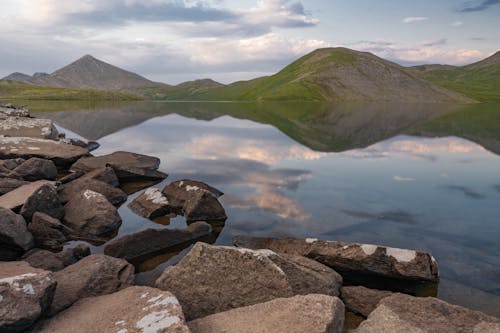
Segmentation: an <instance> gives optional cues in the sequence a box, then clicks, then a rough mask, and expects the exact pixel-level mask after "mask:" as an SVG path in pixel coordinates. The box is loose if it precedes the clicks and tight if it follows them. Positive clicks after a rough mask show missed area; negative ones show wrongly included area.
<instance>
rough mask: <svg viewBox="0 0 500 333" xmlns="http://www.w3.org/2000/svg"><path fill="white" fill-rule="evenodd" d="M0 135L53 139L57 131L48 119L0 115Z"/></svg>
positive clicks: (56, 136) (55, 137)
mask: <svg viewBox="0 0 500 333" xmlns="http://www.w3.org/2000/svg"><path fill="white" fill-rule="evenodd" d="M0 135H4V136H13V137H28V138H39V139H51V140H55V139H57V138H58V136H59V132H58V131H57V128H56V127H55V126H54V123H53V122H52V120H50V119H37V118H28V117H9V116H7V117H6V116H3V117H2V116H0Z"/></svg>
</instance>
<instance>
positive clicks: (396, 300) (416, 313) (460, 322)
mask: <svg viewBox="0 0 500 333" xmlns="http://www.w3.org/2000/svg"><path fill="white" fill-rule="evenodd" d="M355 332H357V333H375V332H377V333H378V332H385V333H396V332H408V333H426V332H454V333H455V332H456V333H470V332H473V333H483V332H484V333H485V332H491V333H493V332H500V319H498V318H495V317H490V316H487V315H485V314H483V313H481V312H478V311H472V310H469V309H466V308H463V307H460V306H457V305H452V304H449V303H446V302H444V301H441V300H439V299H437V298H434V297H413V296H409V295H403V294H394V295H392V296H389V297H386V298H384V299H382V300H381V301H380V303H379V305H378V306H377V308H376V309H375V310H374V311H373V312H372V313H371V314H370V315H369V316H368V319H367V320H365V321H364V322H362V323H361V325H360V326H359V328H358V329H357V330H355Z"/></svg>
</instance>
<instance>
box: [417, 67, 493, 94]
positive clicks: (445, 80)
mask: <svg viewBox="0 0 500 333" xmlns="http://www.w3.org/2000/svg"><path fill="white" fill-rule="evenodd" d="M413 73H415V74H417V75H419V76H421V77H422V78H424V79H426V80H429V81H431V82H433V83H435V84H438V85H440V86H442V87H444V88H447V89H450V90H453V91H457V92H460V93H462V94H464V95H466V96H468V97H471V98H474V99H476V100H478V101H500V64H492V65H489V66H484V67H475V66H464V67H452V68H443V69H436V70H429V71H425V70H424V67H423V66H418V67H414V69H413Z"/></svg>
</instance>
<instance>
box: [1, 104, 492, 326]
mask: <svg viewBox="0 0 500 333" xmlns="http://www.w3.org/2000/svg"><path fill="white" fill-rule="evenodd" d="M97 147H98V144H97V143H95V142H87V141H85V140H81V139H68V138H65V137H64V134H62V133H59V132H58V130H57V128H56V127H55V126H54V124H53V123H52V121H50V120H47V119H38V118H32V117H31V116H30V114H29V111H28V110H27V109H26V108H21V109H17V108H15V107H14V106H13V105H1V104H0V332H96V333H97V332H114V333H132V332H193V333H217V332H237V333H241V332H243V333H244V332H308V333H309V332H311V333H314V332H349V331H352V332H361V333H362V332H500V319H498V318H495V317H491V316H488V315H485V314H483V313H481V312H477V311H472V310H469V309H466V308H463V307H460V306H456V305H452V304H449V303H446V302H444V301H442V300H439V299H437V298H436V297H435V296H436V291H437V285H438V283H439V270H438V263H437V261H436V260H435V259H434V257H432V255H431V254H429V253H424V252H419V251H415V250H411V249H396V248H391V247H386V246H381V245H371V244H355V243H344V242H341V241H336V240H335V241H334V240H318V239H314V238H305V239H297V238H280V239H278V238H256V237H250V236H247V235H239V236H236V237H234V239H233V246H217V245H211V244H209V243H211V242H213V241H214V239H215V238H216V236H215V237H214V235H216V234H217V233H218V232H220V229H221V227H222V226H224V223H225V221H226V219H227V215H226V211H225V209H224V207H223V205H222V204H221V202H220V201H219V198H220V197H221V196H222V195H223V192H222V191H220V190H218V189H216V188H214V187H212V186H210V185H208V184H205V183H203V182H200V181H197V180H188V179H184V180H177V181H173V182H171V183H169V184H168V185H166V186H164V187H163V188H158V187H154V184H157V183H159V182H161V181H162V180H164V179H166V178H167V175H166V174H165V173H163V172H161V171H159V170H158V168H159V166H160V160H159V159H158V158H156V157H152V156H146V155H142V154H138V153H134V152H123V151H119V152H114V153H112V154H107V155H101V156H93V155H92V154H91V151H92V150H94V149H95V148H97ZM138 191H140V193H139V195H138V196H136V197H135V198H134V199H133V200H131V201H129V203H128V207H129V208H130V209H131V210H132V211H133V212H134V213H136V214H137V215H139V216H141V217H144V218H146V219H150V220H156V219H161V218H168V217H171V216H176V215H177V216H183V217H184V218H185V221H186V226H185V228H183V229H169V228H160V229H159V228H157V227H155V228H145V229H144V230H142V231H139V232H136V233H132V234H125V235H121V236H119V237H117V234H118V231H119V229H120V226H121V224H122V218H121V216H120V214H119V212H118V207H119V206H120V205H122V204H124V203H125V202H127V201H128V195H130V194H132V193H133V192H138ZM87 243H88V244H92V245H100V246H103V252H104V253H103V254H100V253H91V250H90V247H89V246H88V245H87ZM191 245H192V247H191V248H190V249H189V251H188V252H187V254H186V255H185V256H184V257H183V258H182V259H180V261H178V262H177V263H176V264H175V265H172V266H170V267H167V268H165V269H164V270H163V271H162V272H160V274H159V275H158V277H157V278H156V280H155V281H151V283H149V285H141V286H139V285H135V284H136V265H137V263H138V262H141V261H143V260H144V258H149V257H151V256H152V255H155V254H158V253H164V252H165V251H176V250H178V249H183V248H186V247H189V246H191Z"/></svg>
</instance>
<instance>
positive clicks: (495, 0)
mask: <svg viewBox="0 0 500 333" xmlns="http://www.w3.org/2000/svg"><path fill="white" fill-rule="evenodd" d="M497 4H500V0H483V1H481V2H472V1H469V2H466V3H464V5H463V7H462V8H460V9H458V12H461V13H471V12H480V11H483V10H487V9H488V8H490V7H491V6H494V5H497Z"/></svg>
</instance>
